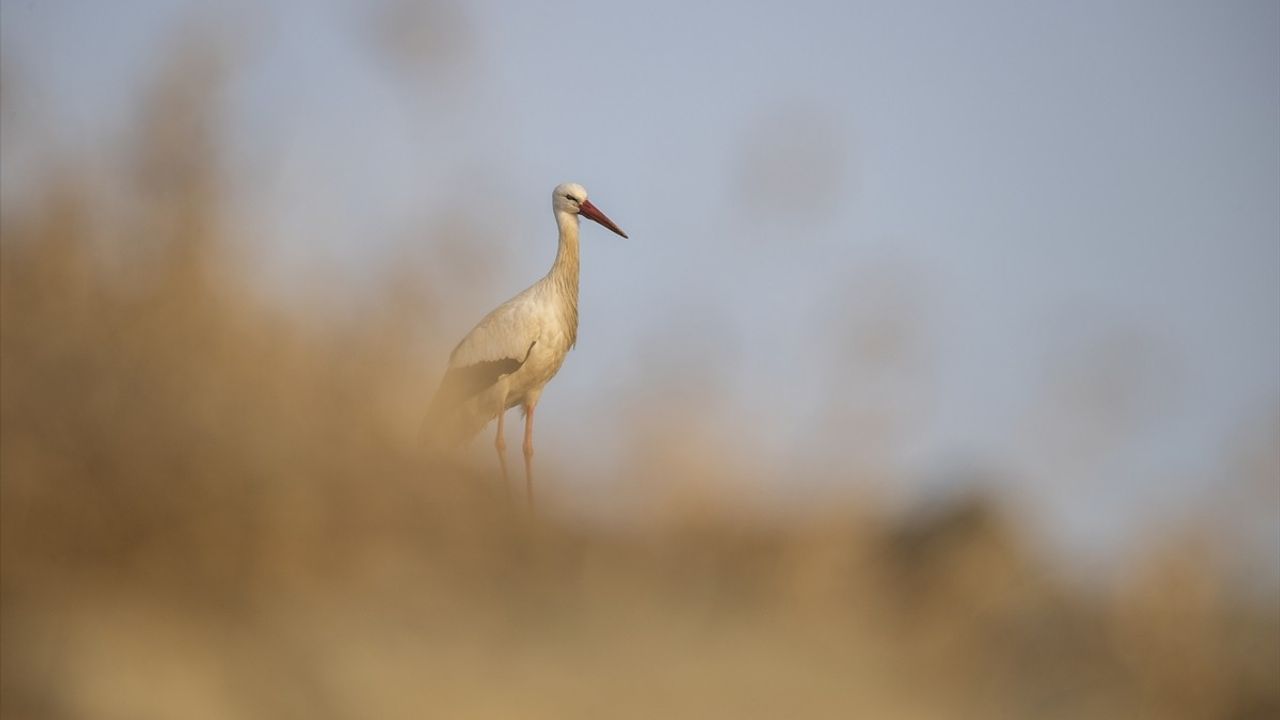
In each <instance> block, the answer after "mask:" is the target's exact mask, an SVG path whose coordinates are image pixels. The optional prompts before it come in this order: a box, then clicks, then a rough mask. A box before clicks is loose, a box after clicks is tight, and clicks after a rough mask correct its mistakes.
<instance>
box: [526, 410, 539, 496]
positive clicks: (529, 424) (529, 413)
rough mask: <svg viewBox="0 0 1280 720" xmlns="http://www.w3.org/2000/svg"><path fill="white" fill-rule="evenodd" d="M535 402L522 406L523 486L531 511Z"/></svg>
mask: <svg viewBox="0 0 1280 720" xmlns="http://www.w3.org/2000/svg"><path fill="white" fill-rule="evenodd" d="M535 407H537V405H536V404H530V405H525V406H524V486H525V492H527V493H528V495H529V512H533V409H534V408H535Z"/></svg>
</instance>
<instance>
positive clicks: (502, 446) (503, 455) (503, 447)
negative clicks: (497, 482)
mask: <svg viewBox="0 0 1280 720" xmlns="http://www.w3.org/2000/svg"><path fill="white" fill-rule="evenodd" d="M506 414H507V413H506V411H505V410H504V411H503V412H500V413H498V436H497V437H496V438H494V439H493V447H494V449H495V450H497V451H498V464H499V465H501V466H502V484H503V485H504V486H505V487H506V488H507V496H508V497H510V496H511V481H510V479H508V478H507V439H506V437H505V435H506V433H505V431H504V430H503V424H502V419H503V418H504V417H505V416H506Z"/></svg>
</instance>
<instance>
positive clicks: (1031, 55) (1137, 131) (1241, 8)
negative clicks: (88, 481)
mask: <svg viewBox="0 0 1280 720" xmlns="http://www.w3.org/2000/svg"><path fill="white" fill-rule="evenodd" d="M370 5H371V4H368V3H359V2H348V3H342V2H303V1H302V0H296V1H294V2H276V3H264V4H259V3H248V2H244V3H238V2H237V3H224V4H222V5H218V4H211V3H204V4H201V3H196V2H194V1H189V2H177V1H175V2H159V1H158V0H157V1H155V2H131V3H110V4H108V3H94V2H87V1H81V2H73V1H70V0H68V1H67V2H47V1H45V0H4V2H3V5H2V6H0V7H2V10H0V22H2V25H0V41H2V45H0V48H2V56H3V58H4V63H5V66H4V70H5V75H4V82H5V83H11V82H12V83H13V85H12V87H13V88H14V89H13V90H12V95H11V96H10V92H11V91H10V89H9V87H6V90H5V92H6V96H7V97H6V101H7V102H8V101H9V100H10V97H12V98H14V99H15V100H16V102H17V106H18V108H19V109H20V110H21V113H20V117H21V118H23V120H24V122H25V123H26V125H25V126H24V127H25V128H26V129H25V130H24V131H23V132H28V133H34V135H35V136H40V137H43V138H44V139H45V140H47V141H50V142H51V144H52V145H53V146H56V147H61V148H63V149H64V150H65V151H68V152H74V153H76V154H77V155H78V156H80V157H82V158H85V159H86V161H87V162H90V163H96V164H99V165H101V166H102V167H107V166H109V164H110V159H111V158H112V157H113V156H114V155H113V153H115V152H117V150H118V148H116V147H115V146H114V145H113V143H112V139H113V138H115V137H118V136H119V133H121V132H122V128H124V127H125V124H126V123H127V122H128V120H129V111H130V108H131V107H132V104H133V103H134V102H135V101H136V99H137V91H138V88H139V85H140V82H141V81H142V80H144V79H145V78H147V77H151V76H154V74H155V73H156V72H157V70H158V68H157V64H158V63H160V62H162V61H165V60H168V59H171V58H172V50H173V49H174V46H175V45H176V44H177V42H178V40H179V38H181V37H184V36H183V35H180V34H178V33H175V32H173V31H174V29H175V28H177V27H179V26H181V23H182V22H183V21H186V22H187V24H188V25H192V24H194V25H207V26H210V27H218V28H221V29H222V31H223V32H222V36H223V37H225V38H226V39H228V40H229V41H230V42H231V45H232V47H233V48H234V50H235V56H236V57H237V70H236V72H235V73H234V74H233V79H232V82H231V85H230V87H229V88H228V92H227V99H228V103H227V106H226V115H225V117H224V118H222V120H223V123H222V125H221V127H222V129H223V131H224V132H225V133H226V138H227V140H228V142H229V144H230V146H231V150H232V155H231V165H230V167H231V171H232V173H231V176H230V179H231V181H232V183H233V185H234V191H233V194H232V199H233V203H234V209H235V210H236V212H238V213H239V214H240V215H241V216H242V217H243V219H244V220H245V222H246V225H247V226H248V227H251V228H252V229H253V230H252V235H253V239H254V241H255V242H258V243H259V244H261V245H262V246H263V247H264V248H265V249H266V253H267V255H268V256H269V257H270V263H269V266H270V267H273V268H276V269H277V270H280V271H282V273H283V275H289V274H290V273H292V274H294V275H301V276H305V275H306V273H307V271H308V269H309V268H314V267H315V265H314V264H312V263H314V260H313V258H317V257H320V258H323V259H324V262H334V261H337V262H340V263H343V264H344V265H346V266H348V267H350V268H351V273H352V275H351V277H350V278H349V281H350V282H351V283H353V284H358V283H360V282H365V281H367V280H368V276H362V275H361V271H360V268H362V267H363V268H372V267H374V266H375V265H376V264H377V262H380V261H385V260H386V256H387V254H388V253H390V252H391V251H392V250H393V248H394V247H395V246H396V244H397V243H400V242H402V241H403V240H404V236H405V233H406V232H410V231H411V230H412V229H413V228H414V227H417V226H419V225H420V224H421V223H422V222H423V221H424V220H425V219H429V218H430V217H432V214H433V213H438V212H439V211H441V210H443V209H447V208H450V207H451V206H459V205H461V206H465V207H466V208H467V209H468V210H469V211H475V210H477V209H480V208H485V209H486V212H485V213H484V215H485V216H486V217H485V219H483V220H482V222H485V223H486V226H485V228H484V229H485V231H486V232H490V233H493V234H494V236H495V237H497V238H500V241H499V245H498V249H499V250H500V251H501V252H504V253H507V254H509V255H510V257H511V262H510V266H509V268H507V271H506V272H507V274H506V275H504V277H503V278H502V279H501V281H499V282H497V284H496V286H497V287H498V288H499V289H497V290H496V291H495V295H494V297H492V298H490V299H489V300H486V301H484V302H483V303H479V304H475V305H474V306H473V305H472V304H470V303H471V302H472V301H471V300H468V304H467V305H466V306H460V307H458V308H456V315H457V317H456V320H455V322H456V327H457V331H458V334H459V335H460V334H461V333H462V332H465V330H466V329H467V328H468V327H469V326H470V324H471V323H472V322H474V320H475V319H477V318H478V317H479V315H480V314H482V313H483V312H484V310H486V309H487V307H486V306H487V305H491V304H494V303H496V302H498V301H500V300H502V299H504V298H505V296H506V295H509V294H512V293H514V292H515V291H517V290H519V289H520V288H521V287H523V286H524V284H527V283H528V282H529V281H532V280H533V279H534V278H536V277H537V276H538V275H539V274H541V273H542V272H544V271H545V268H546V266H547V265H548V264H549V263H550V260H551V256H552V254H553V252H554V238H555V236H554V226H553V223H552V219H551V215H550V212H549V210H548V208H547V204H548V195H549V191H550V189H551V187H552V186H553V185H555V184H556V183H557V182H560V181H563V180H574V181H578V182H582V183H583V184H585V185H586V186H587V187H588V188H589V189H590V190H591V192H592V198H593V200H594V201H595V202H596V203H597V204H598V205H599V206H600V207H601V208H603V209H604V210H605V211H606V212H608V213H609V214H610V215H611V216H612V217H613V218H614V219H615V220H616V221H617V222H618V223H619V224H620V225H621V226H622V227H623V228H624V229H626V230H627V232H628V233H629V234H630V235H631V237H632V239H631V240H629V241H619V240H618V239H616V238H614V237H613V236H610V235H608V234H606V233H604V232H603V231H600V232H593V231H590V230H588V231H587V235H586V238H585V245H584V255H585V258H584V270H583V272H584V277H583V298H582V304H583V315H582V328H581V334H580V344H579V347H578V350H577V351H576V352H575V354H574V355H573V356H571V357H570V360H569V362H568V364H567V365H566V371H565V373H564V374H563V376H562V377H561V378H558V379H557V380H556V381H555V384H554V385H553V386H552V387H551V388H550V389H549V390H548V392H547V395H546V398H545V400H544V403H543V405H542V406H540V414H539V419H540V422H541V424H540V427H539V435H540V442H541V443H542V446H543V448H544V452H547V453H557V454H561V455H564V456H567V455H568V454H570V453H572V452H577V451H580V449H581V448H583V447H591V448H597V452H594V453H589V454H588V455H589V456H588V457H585V458H584V459H583V460H582V463H583V467H584V470H583V472H582V475H581V477H580V478H577V479H574V480H571V481H570V482H575V483H580V484H582V485H583V487H584V489H583V492H587V491H590V490H592V489H593V488H591V487H589V486H591V485H592V484H593V483H596V484H600V483H604V485H598V486H597V487H595V488H594V489H595V490H596V491H599V492H607V480H600V479H599V478H601V477H607V473H599V472H596V471H598V470H600V469H602V468H607V467H608V464H609V463H610V462H613V461H614V455H613V454H612V453H611V452H609V450H611V449H615V448H616V446H617V443H618V442H619V437H620V436H621V435H623V434H624V433H625V429H626V420H625V418H622V417H617V410H616V409H615V408H613V407H611V406H610V404H609V403H608V402H607V400H608V399H609V398H611V397H612V396H613V395H614V394H616V393H618V392H620V391H621V390H622V389H624V388H628V387H631V386H632V385H633V384H635V383H637V382H639V383H644V382H656V381H657V380H658V378H659V374H658V373H660V372H661V373H670V372H674V370H672V368H682V367H695V368H707V370H705V371H702V370H698V371H695V373H694V375H695V378H702V376H701V375H698V374H697V373H698V372H711V371H712V370H715V371H716V372H724V373H725V375H724V377H723V378H720V379H717V378H715V377H714V376H709V377H705V378H702V379H704V380H706V381H707V383H708V384H709V386H710V389H709V390H708V392H710V393H711V394H712V396H713V397H714V398H715V402H716V405H717V407H718V408H719V410H720V411H721V412H724V413H726V414H729V415H732V416H735V417H739V418H747V417H750V418H754V419H755V421H754V422H753V424H754V426H755V427H756V428H758V433H759V435H760V437H751V438H749V439H750V440H751V442H752V444H753V445H754V446H756V447H758V448H759V449H760V451H761V452H762V453H764V456H765V457H766V458H770V459H772V460H773V461H775V462H777V463H778V464H779V465H780V466H785V465H788V464H791V463H794V462H795V461H796V460H797V458H810V457H812V456H813V455H814V454H815V453H817V454H821V453H822V452H831V451H830V450H819V449H816V448H814V447H813V442H812V441H810V440H808V439H807V438H809V437H810V436H811V435H812V433H811V430H812V429H813V427H814V426H815V424H818V423H824V422H832V420H831V417H832V416H831V410H830V406H831V405H832V401H831V400H830V398H831V397H832V396H833V395H834V396H836V397H837V398H839V400H838V401H837V402H836V403H835V404H837V405H842V404H847V405H852V406H854V407H855V408H856V407H862V406H867V407H872V408H877V407H883V408H886V409H888V410H891V411H893V412H895V413H897V414H898V415H897V416H898V417H899V418H900V420H899V425H898V426H897V430H898V440H897V442H895V443H894V445H893V447H892V448H890V449H889V450H888V452H889V453H890V454H891V456H892V459H893V461H894V462H895V463H896V464H898V465H901V466H902V467H905V468H907V469H908V470H909V476H910V477H914V478H918V479H917V480H914V481H909V482H908V481H904V482H906V485H907V487H905V488H902V489H900V490H899V491H898V492H901V494H902V497H904V498H906V499H911V498H913V497H916V496H918V493H919V492H921V491H922V490H923V489H924V488H926V487H932V486H934V485H940V484H941V485H945V484H947V483H949V482H953V480H952V479H951V475H950V473H952V472H954V470H955V468H957V467H961V468H963V467H976V468H980V469H989V470H991V471H993V472H994V473H995V474H996V475H997V476H998V479H999V481H1000V482H1004V483H1005V484H1006V485H1008V486H1009V487H1011V488H1013V489H1014V491H1015V492H1016V493H1017V496H1018V499H1019V501H1020V502H1023V503H1024V504H1025V505H1027V506H1028V507H1029V508H1030V509H1032V510H1033V512H1037V513H1039V514H1040V515H1041V516H1042V517H1044V518H1046V519H1048V521H1049V527H1051V528H1052V529H1054V531H1055V534H1056V536H1057V537H1059V538H1061V539H1063V540H1065V541H1067V542H1069V543H1074V544H1078V545H1081V546H1090V545H1096V543H1094V542H1093V541H1092V539H1093V538H1115V537H1124V536H1127V535H1128V534H1129V533H1131V532H1132V531H1134V530H1135V529H1141V528H1143V527H1147V526H1148V525H1150V524H1151V523H1159V522H1161V521H1162V520H1164V519H1166V518H1168V517H1170V516H1176V515H1177V514H1179V513H1181V512H1184V511H1186V510H1187V509H1188V508H1191V507H1193V506H1194V505H1195V504H1197V503H1201V502H1204V501H1205V500H1206V499H1207V498H1210V497H1212V496H1214V495H1215V487H1214V484H1215V483H1222V482H1226V480H1225V479H1224V478H1223V476H1222V472H1220V471H1221V469H1222V468H1223V467H1224V462H1227V459H1228V458H1229V457H1231V456H1232V455H1233V454H1234V453H1237V452H1239V447H1238V446H1239V445H1240V443H1242V442H1244V441H1243V440H1241V438H1242V437H1247V436H1249V435H1250V434H1251V433H1252V434H1254V435H1256V434H1258V433H1259V432H1261V433H1264V437H1265V433H1271V434H1274V433H1275V430H1274V427H1275V426H1274V425H1270V426H1269V425H1268V424H1267V423H1269V422H1273V419H1274V418H1275V417H1276V415H1277V413H1278V412H1280V410H1278V408H1280V3H1276V2H1274V1H1271V0H1263V1H1261V2H1126V3H1115V2H1095V1H1087V2H1079V3H1016V2H995V1H992V2H981V3H964V4H957V3H947V2H901V3H866V4H860V3H854V2H830V3H796V2H792V3H779V4H774V5H771V4H759V3H758V4H751V3H728V2H710V3H674V2H645V3H637V2H628V3H600V2H592V3H586V2H581V3H573V2H549V3H522V2H476V3H467V4H460V5H452V4H445V5H437V6H435V8H436V9H435V10H428V11H424V12H422V13H421V14H417V15H415V14H413V13H409V14H407V15H405V16H404V17H402V18H401V19H400V20H399V21H398V22H397V24H396V27H403V28H405V29H404V31H403V32H404V33H405V37H406V38H408V39H409V45H410V46H412V47H415V48H428V49H427V50H425V51H422V55H421V56H415V57H416V58H417V61H415V60H413V59H410V61H408V62H399V63H397V62H395V61H393V58H392V57H390V56H389V55H387V53H386V51H385V47H383V46H380V45H379V44H378V43H377V42H376V41H374V40H373V38H375V37H377V33H379V32H385V31H386V27H387V26H386V23H385V22H383V23H382V24H379V22H378V20H377V14H376V13H373V12H371V11H370V10H368V7H369V6H370ZM415 19H416V20H415ZM7 122H9V121H8V120H7ZM33 127H34V128H37V129H35V130H33V129H32V128H33ZM18 134H19V133H18V131H16V130H13V129H12V128H11V129H10V130H9V131H7V132H6V133H5V145H4V162H3V165H4V170H5V172H4V174H3V178H4V184H5V187H4V190H5V198H6V199H7V200H9V201H13V199H14V198H18V197H20V192H21V186H22V185H23V180H24V179H26V178H29V177H34V176H35V171H34V170H33V168H37V167H38V166H39V160H38V158H37V159H34V160H33V159H32V157H31V156H32V155H34V154H35V153H32V152H31V149H30V143H26V142H24V143H23V146H22V147H18V146H17V144H16V143H15V141H13V139H12V138H14V137H17V136H18ZM32 136H33V135H26V136H24V137H32ZM41 147H43V145H41ZM744 176H746V177H748V178H749V179H748V180H745V181H744V180H743V177H744ZM272 272H274V271H272ZM273 277H274V276H273ZM885 312H898V313H903V314H904V315H902V316H904V317H908V318H912V319H914V324H913V325H912V326H911V328H909V329H908V331H907V334H908V335H909V336H910V338H911V339H910V341H909V342H908V346H909V348H910V349H911V353H912V359H911V360H910V362H906V363H904V364H903V366H901V367H900V366H898V365H896V364H894V363H889V366H888V367H882V366H875V365H874V362H873V363H872V366H871V367H864V366H858V367H856V368H854V369H853V370H850V371H849V372H847V373H846V372H843V371H841V368H842V366H841V363H842V362H845V360H839V361H837V360H836V359H834V358H837V357H843V355H840V354H839V353H840V352H841V350H840V349H841V348H843V347H847V346H848V345H849V343H850V342H853V343H854V345H853V347H855V348H857V347H859V345H858V344H857V343H858V340H857V338H859V337H863V336H862V335H860V334H859V333H863V332H872V333H874V331H875V327H874V324H875V318H877V317H880V316H882V315H883V314H884V313H885ZM894 317H898V316H896V315H895V316H894ZM860 323H861V324H860ZM866 323H870V324H871V325H872V326H873V327H871V329H870V330H867V329H866V328H865V327H863V325H865V324H866ZM850 337H852V338H853V340H850ZM1116 357H1122V358H1124V362H1123V363H1121V365H1123V367H1119V368H1118V366H1117V364H1116V363H1115V362H1113V359H1114V358H1116ZM1099 368H1101V369H1099ZM1099 375H1101V376H1102V377H1099ZM1117 375H1118V376H1119V377H1120V378H1121V380H1122V382H1120V381H1116V380H1115V379H1114V377H1113V376H1117ZM1116 382H1119V384H1118V385H1114V383H1116ZM1081 383H1083V385H1084V386H1085V388H1086V389H1088V388H1093V389H1094V391H1096V392H1101V393H1103V395H1104V396H1105V397H1107V398H1108V399H1110V400H1113V401H1114V404H1113V405H1112V406H1110V408H1109V409H1108V410H1106V411H1105V412H1103V413H1102V415H1101V416H1098V415H1096V414H1090V413H1096V412H1097V409H1096V408H1092V409H1091V408H1090V407H1084V406H1083V405H1082V403H1079V402H1075V400H1077V399H1078V398H1076V397H1075V396H1076V395H1078V394H1079V392H1080V390H1079V387H1078V386H1079V385H1080V384H1081ZM1108 383H1113V384H1108ZM1070 388H1074V389H1070ZM1098 388H1101V389H1100V390H1099V389H1098ZM602 399H604V400H606V402H602ZM837 414H838V413H837ZM1259 428H1261V430H1259ZM1268 428H1271V429H1268ZM849 432H854V430H852V429H850V430H849ZM1049 436H1052V437H1055V438H1057V440H1056V441H1055V443H1054V444H1053V445H1052V446H1051V445H1050V444H1049V443H1048V441H1047V440H1045V439H1044V438H1045V437H1049ZM1063 438H1065V440H1064V439H1063ZM1272 440H1273V441H1274V440H1275V438H1272ZM848 447H849V448H856V447H857V442H856V438H855V439H851V442H850V444H849V446H848ZM851 451H852V450H851ZM838 456H839V455H838V454H836V457H838ZM784 475H785V473H784ZM793 480H794V479H793V478H790V477H783V478H782V479H780V480H779V481H778V484H779V487H778V488H775V490H780V492H784V493H791V492H794V493H795V494H797V495H800V496H805V497H810V496H813V493H815V492H817V491H820V490H822V488H814V487H808V486H804V487H793V486H791V485H787V484H786V483H790V482H792V481H793ZM845 481H847V478H846V477H843V476H841V475H840V474H839V473H834V474H831V477H830V479H829V480H824V481H823V482H824V483H830V484H832V485H834V486H839V485H840V483H842V482H845ZM1272 521H1274V517H1273V518H1272Z"/></svg>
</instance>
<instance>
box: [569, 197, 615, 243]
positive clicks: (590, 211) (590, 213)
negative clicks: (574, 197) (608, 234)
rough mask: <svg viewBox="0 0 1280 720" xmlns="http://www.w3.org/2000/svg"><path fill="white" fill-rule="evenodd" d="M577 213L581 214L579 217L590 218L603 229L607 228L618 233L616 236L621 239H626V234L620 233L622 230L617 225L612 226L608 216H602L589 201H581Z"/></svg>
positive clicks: (598, 209)
mask: <svg viewBox="0 0 1280 720" xmlns="http://www.w3.org/2000/svg"><path fill="white" fill-rule="evenodd" d="M578 213H579V214H581V215H582V216H583V217H585V218H590V219H592V220H595V221H596V222H598V223H600V224H601V225H603V226H605V227H607V228H609V229H610V230H612V231H614V232H616V233H618V234H619V235H621V236H622V237H626V236H627V234H626V233H624V232H622V228H620V227H618V226H617V225H614V224H613V221H612V220H610V219H609V216H608V215H605V214H604V213H602V212H600V208H598V207H596V206H595V205H592V204H591V201H590V200H583V201H582V205H580V206H579V207H578Z"/></svg>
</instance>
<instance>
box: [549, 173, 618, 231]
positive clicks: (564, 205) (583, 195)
mask: <svg viewBox="0 0 1280 720" xmlns="http://www.w3.org/2000/svg"><path fill="white" fill-rule="evenodd" d="M551 206H552V207H553V208H555V211H556V212H563V213H568V214H570V215H581V216H582V217H585V218H588V219H591V220H594V221H596V222H598V223H600V224H601V225H603V226H605V227H607V228H609V229H610V230H612V231H614V232H616V233H618V234H619V235H621V236H622V237H626V236H627V234H626V233H624V232H622V229H621V228H619V227H618V226H617V225H614V224H613V221H612V220H610V219H609V218H608V216H606V215H605V214H604V213H602V212H600V208H598V207H596V206H595V205H592V204H591V201H590V200H588V199H587V189H586V188H584V187H582V186H581V185H579V184H578V183H560V184H559V185H557V186H556V189H555V190H553V191H552V193H551Z"/></svg>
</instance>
